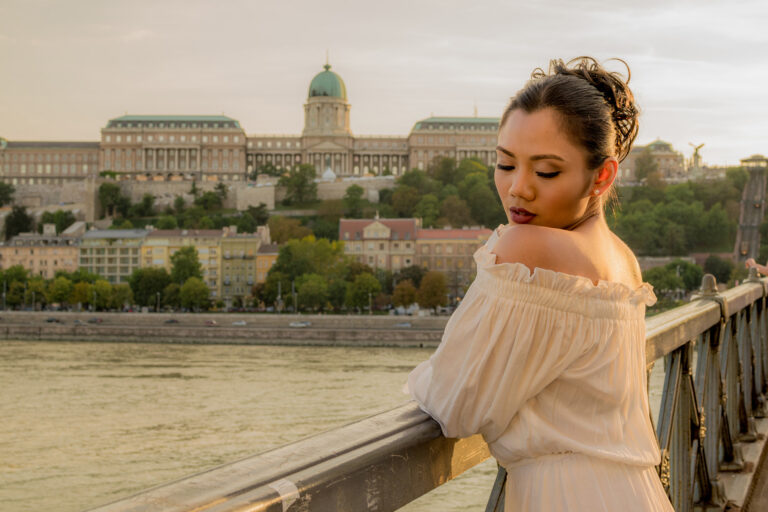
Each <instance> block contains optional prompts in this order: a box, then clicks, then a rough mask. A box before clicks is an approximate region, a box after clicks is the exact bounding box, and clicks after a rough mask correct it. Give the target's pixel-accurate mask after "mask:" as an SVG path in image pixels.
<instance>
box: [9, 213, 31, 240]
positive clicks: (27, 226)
mask: <svg viewBox="0 0 768 512" xmlns="http://www.w3.org/2000/svg"><path fill="white" fill-rule="evenodd" d="M34 228H35V221H34V220H33V219H32V217H31V216H29V215H28V214H27V209H26V208H25V207H24V206H14V207H13V209H12V210H11V213H9V214H8V216H7V217H6V218H5V239H6V240H10V239H11V238H13V237H14V236H16V235H18V234H19V233H29V232H32V231H33V230H34Z"/></svg>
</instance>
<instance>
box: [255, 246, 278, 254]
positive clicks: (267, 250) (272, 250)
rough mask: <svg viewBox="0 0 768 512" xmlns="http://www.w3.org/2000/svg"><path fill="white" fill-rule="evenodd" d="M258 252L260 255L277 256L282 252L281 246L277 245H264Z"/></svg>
mask: <svg viewBox="0 0 768 512" xmlns="http://www.w3.org/2000/svg"><path fill="white" fill-rule="evenodd" d="M257 252H258V253H259V254H277V253H278V252H280V246H279V245H277V244H262V245H261V247H259V250H258V251H257Z"/></svg>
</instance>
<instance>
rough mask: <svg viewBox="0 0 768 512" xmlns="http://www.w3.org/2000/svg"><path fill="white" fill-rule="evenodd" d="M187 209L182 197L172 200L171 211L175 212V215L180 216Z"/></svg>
mask: <svg viewBox="0 0 768 512" xmlns="http://www.w3.org/2000/svg"><path fill="white" fill-rule="evenodd" d="M186 207H187V203H186V201H184V198H183V197H182V196H176V198H175V199H174V200H173V209H174V210H176V213H178V214H179V215H181V214H182V213H184V209H185V208H186Z"/></svg>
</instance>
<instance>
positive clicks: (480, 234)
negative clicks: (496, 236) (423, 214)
mask: <svg viewBox="0 0 768 512" xmlns="http://www.w3.org/2000/svg"><path fill="white" fill-rule="evenodd" d="M491 233H493V231H492V230H490V229H487V228H479V229H420V230H419V231H418V232H417V233H416V237H417V238H418V239H419V240H423V239H428V240H438V239H442V240H478V239H486V238H489V237H490V236H491Z"/></svg>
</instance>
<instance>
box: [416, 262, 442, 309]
mask: <svg viewBox="0 0 768 512" xmlns="http://www.w3.org/2000/svg"><path fill="white" fill-rule="evenodd" d="M447 293H448V286H447V284H446V280H445V274H443V273H442V272H437V271H435V270H432V271H430V272H427V273H426V274H424V278H422V280H421V286H419V291H418V292H417V293H416V299H417V301H418V302H419V306H420V307H422V308H431V309H433V310H434V309H435V308H437V307H438V306H444V305H445V304H446V301H447V295H446V294H447Z"/></svg>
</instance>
